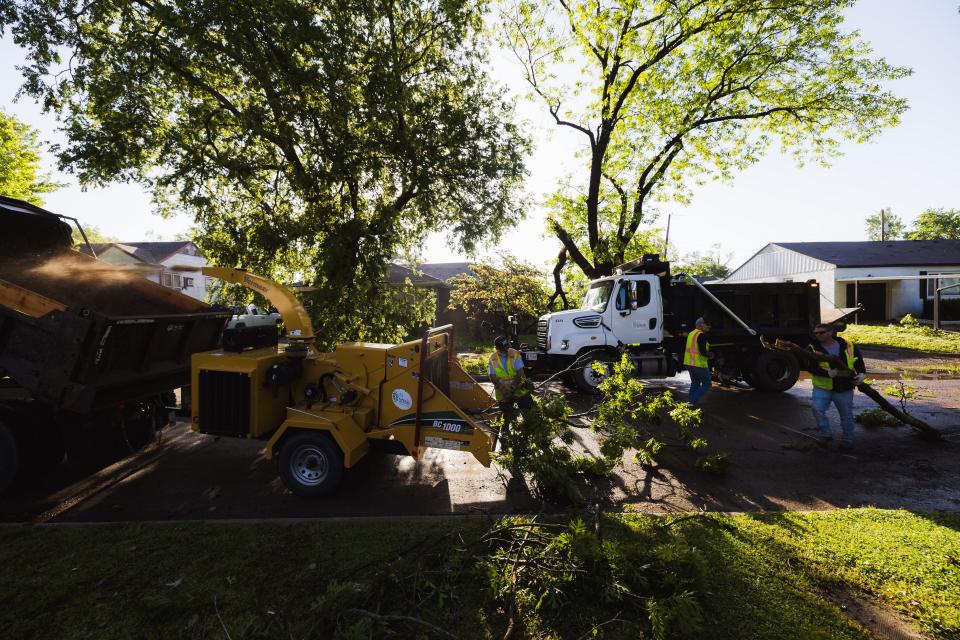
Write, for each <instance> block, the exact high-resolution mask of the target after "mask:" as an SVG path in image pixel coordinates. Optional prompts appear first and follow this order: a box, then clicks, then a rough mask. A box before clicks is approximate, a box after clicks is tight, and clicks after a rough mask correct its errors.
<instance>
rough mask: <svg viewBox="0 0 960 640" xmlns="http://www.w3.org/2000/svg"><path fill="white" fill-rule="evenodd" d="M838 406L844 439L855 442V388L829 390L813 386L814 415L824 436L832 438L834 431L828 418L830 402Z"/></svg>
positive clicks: (812, 405) (812, 406) (847, 441)
mask: <svg viewBox="0 0 960 640" xmlns="http://www.w3.org/2000/svg"><path fill="white" fill-rule="evenodd" d="M831 402H832V403H833V404H834V405H835V406H836V407H837V413H839V414H840V428H841V429H842V431H843V436H842V438H843V441H844V442H846V443H849V444H853V389H850V390H849V391H840V392H834V391H827V390H826V389H821V388H820V387H814V388H813V401H812V402H811V408H812V409H813V417H814V418H816V419H817V426H818V427H820V435H822V436H823V437H824V438H832V437H833V432H832V431H831V430H830V420H829V419H828V418H827V409H829V408H830V403H831Z"/></svg>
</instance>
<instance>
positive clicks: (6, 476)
mask: <svg viewBox="0 0 960 640" xmlns="http://www.w3.org/2000/svg"><path fill="white" fill-rule="evenodd" d="M19 466H20V449H19V447H18V446H17V439H16V438H15V437H14V435H13V432H11V431H10V429H8V428H7V426H6V425H5V424H3V422H0V493H3V492H4V491H6V490H7V489H9V488H10V486H11V485H12V484H13V481H14V480H15V479H16V477H17V470H18V468H19Z"/></svg>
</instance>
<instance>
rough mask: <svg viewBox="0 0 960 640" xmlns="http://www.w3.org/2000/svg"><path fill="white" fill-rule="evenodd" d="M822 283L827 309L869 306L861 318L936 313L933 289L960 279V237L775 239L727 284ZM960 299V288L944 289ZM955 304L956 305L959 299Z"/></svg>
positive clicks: (950, 297)
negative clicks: (833, 239)
mask: <svg viewBox="0 0 960 640" xmlns="http://www.w3.org/2000/svg"><path fill="white" fill-rule="evenodd" d="M811 279H813V280H816V281H817V282H819V283H820V295H821V299H820V303H821V310H822V311H827V310H828V309H833V308H845V307H846V308H848V307H855V306H856V305H857V304H858V303H860V304H862V305H863V307H864V310H863V312H861V313H860V314H859V318H858V320H859V321H861V322H870V321H882V320H893V319H899V318H901V317H903V316H904V315H905V314H907V313H910V314H913V315H914V316H917V317H927V318H929V317H931V307H932V300H933V292H934V289H935V286H936V285H935V284H934V283H936V282H939V284H940V286H941V287H943V286H946V285H949V284H955V283H956V282H960V240H892V241H886V242H876V241H871V242H772V243H770V244H768V245H767V246H765V247H764V248H762V249H760V251H758V252H757V253H756V254H754V255H753V257H751V258H750V259H749V260H747V261H746V262H744V263H743V264H742V265H740V266H739V267H738V268H737V269H736V270H734V271H733V272H732V273H731V274H730V275H729V276H727V277H726V278H725V279H724V282H805V281H807V280H811ZM941 299H942V300H944V301H956V300H960V289H954V290H952V291H947V292H944V293H943V294H942V296H941ZM954 304H955V303H954Z"/></svg>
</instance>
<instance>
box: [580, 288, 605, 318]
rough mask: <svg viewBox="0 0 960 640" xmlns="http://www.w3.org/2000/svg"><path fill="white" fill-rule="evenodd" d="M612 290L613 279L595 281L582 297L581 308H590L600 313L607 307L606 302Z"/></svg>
mask: <svg viewBox="0 0 960 640" xmlns="http://www.w3.org/2000/svg"><path fill="white" fill-rule="evenodd" d="M612 290H613V281H611V280H607V281H604V282H596V283H594V284H592V285H590V289H588V290H587V295H586V296H584V298H583V304H582V305H581V306H580V308H581V309H590V310H592V311H596V312H597V313H602V312H603V311H604V310H605V309H606V308H607V302H608V301H609V300H610V292H611V291H612Z"/></svg>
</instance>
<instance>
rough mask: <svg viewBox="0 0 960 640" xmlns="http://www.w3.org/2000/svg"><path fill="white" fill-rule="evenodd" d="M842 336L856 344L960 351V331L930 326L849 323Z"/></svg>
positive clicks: (948, 351)
mask: <svg viewBox="0 0 960 640" xmlns="http://www.w3.org/2000/svg"><path fill="white" fill-rule="evenodd" d="M840 336H841V337H844V338H850V339H851V340H853V342H854V343H855V344H860V345H873V346H877V347H898V348H900V349H913V350H916V351H935V352H942V353H960V332H957V331H944V330H942V329H941V330H940V331H934V330H933V329H932V328H930V327H903V326H900V325H893V324H891V325H885V326H874V325H867V324H849V325H847V329H846V331H844V332H843V333H841V334H840Z"/></svg>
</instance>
